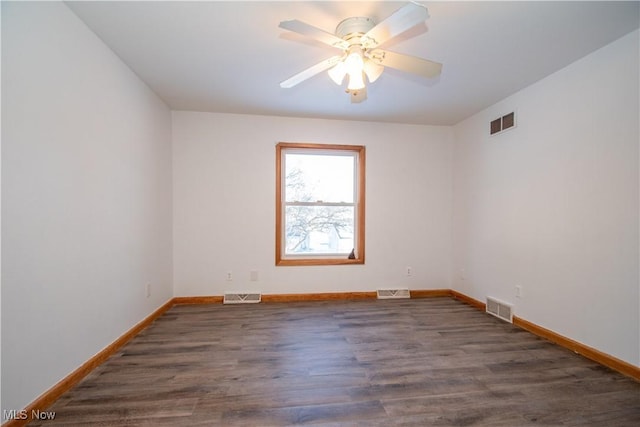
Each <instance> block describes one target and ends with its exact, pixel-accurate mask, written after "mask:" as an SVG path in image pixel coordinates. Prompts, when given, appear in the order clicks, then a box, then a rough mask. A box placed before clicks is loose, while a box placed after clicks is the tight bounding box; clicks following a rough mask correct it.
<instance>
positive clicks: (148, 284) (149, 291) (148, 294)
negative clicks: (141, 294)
mask: <svg viewBox="0 0 640 427" xmlns="http://www.w3.org/2000/svg"><path fill="white" fill-rule="evenodd" d="M145 290H146V292H147V298H149V297H150V296H151V283H147V284H146V286H145Z"/></svg>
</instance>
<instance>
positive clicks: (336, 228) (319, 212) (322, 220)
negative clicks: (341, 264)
mask: <svg viewBox="0 0 640 427" xmlns="http://www.w3.org/2000/svg"><path fill="white" fill-rule="evenodd" d="M354 218H355V208H354V207H353V206H348V207H344V206H287V207H286V208H285V254H287V255H305V254H345V255H348V254H349V253H351V250H352V249H353V248H354V238H353V236H354V228H355V222H354Z"/></svg>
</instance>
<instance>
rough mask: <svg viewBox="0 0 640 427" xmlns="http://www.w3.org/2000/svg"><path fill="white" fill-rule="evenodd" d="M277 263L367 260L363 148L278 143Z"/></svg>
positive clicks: (316, 263)
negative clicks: (365, 247)
mask: <svg viewBox="0 0 640 427" xmlns="http://www.w3.org/2000/svg"><path fill="white" fill-rule="evenodd" d="M276 151H277V153H276V154H277V171H278V176H277V183H276V184H277V191H276V194H277V199H278V200H277V201H276V205H277V215H276V217H277V218H276V220H277V223H276V264H277V265H319V264H349V263H363V262H364V147H363V146H351V145H324V144H297V143H280V144H278V145H277V150H276Z"/></svg>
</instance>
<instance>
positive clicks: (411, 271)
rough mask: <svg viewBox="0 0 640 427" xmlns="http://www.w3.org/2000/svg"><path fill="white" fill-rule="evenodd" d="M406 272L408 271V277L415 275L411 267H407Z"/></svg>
mask: <svg viewBox="0 0 640 427" xmlns="http://www.w3.org/2000/svg"><path fill="white" fill-rule="evenodd" d="M405 271H406V274H407V277H411V276H412V275H413V269H412V268H411V267H409V266H407V268H406V270H405Z"/></svg>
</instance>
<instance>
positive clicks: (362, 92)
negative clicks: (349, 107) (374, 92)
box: [349, 87, 367, 104]
mask: <svg viewBox="0 0 640 427" xmlns="http://www.w3.org/2000/svg"><path fill="white" fill-rule="evenodd" d="M349 97H350V98H351V103H352V104H359V103H361V102H362V101H364V100H366V99H367V88H366V87H363V88H362V89H358V90H351V91H349Z"/></svg>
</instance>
